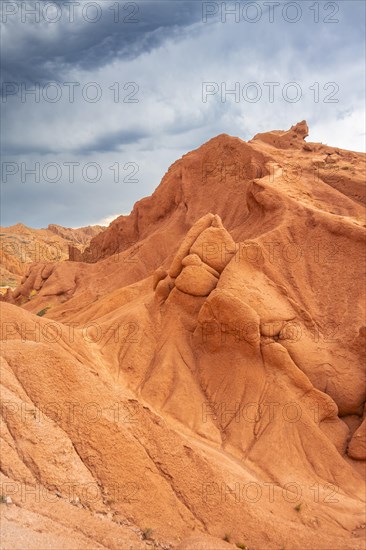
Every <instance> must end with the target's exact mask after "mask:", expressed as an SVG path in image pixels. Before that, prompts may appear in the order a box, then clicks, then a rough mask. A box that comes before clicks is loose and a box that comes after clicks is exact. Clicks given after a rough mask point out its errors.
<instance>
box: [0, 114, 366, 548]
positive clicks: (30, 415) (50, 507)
mask: <svg viewBox="0 0 366 550" xmlns="http://www.w3.org/2000/svg"><path fill="white" fill-rule="evenodd" d="M307 135H308V128H307V125H306V123H305V122H301V123H299V124H297V125H295V126H293V127H292V128H291V129H290V130H289V131H273V132H268V133H264V134H258V135H256V136H255V137H254V138H253V139H252V140H251V141H249V142H244V141H242V140H241V139H239V138H235V137H230V136H228V135H220V136H218V137H216V138H214V139H212V140H210V141H209V142H207V143H205V144H204V145H202V146H201V147H199V148H198V149H197V150H195V151H192V152H191V153H188V154H187V155H184V156H183V158H182V159H180V160H178V161H177V162H175V163H174V164H173V165H172V166H171V167H170V169H169V170H168V172H167V173H166V175H165V176H164V178H163V180H162V182H161V184H160V185H159V187H158V188H157V189H156V191H155V192H154V194H153V195H152V196H151V197H148V198H145V199H143V200H141V201H139V202H138V203H137V204H136V205H135V207H134V209H133V211H132V212H131V214H130V215H129V216H121V217H119V218H117V219H116V220H115V221H114V222H112V224H111V225H110V226H109V228H108V229H107V230H105V231H103V232H102V233H100V234H99V235H97V236H96V237H94V238H93V239H92V241H91V243H90V246H89V247H88V248H87V249H86V250H85V251H84V252H83V253H81V252H79V251H77V250H74V249H71V251H70V260H71V261H66V262H61V263H57V264H47V263H45V262H40V263H36V264H32V265H31V267H30V269H29V271H28V273H27V275H26V276H25V277H24V279H23V282H22V284H21V285H20V286H19V287H18V288H17V289H16V290H15V291H14V292H8V294H7V296H6V297H5V298H3V303H2V304H1V306H2V346H1V347H2V352H1V355H2V399H3V406H2V417H3V422H2V433H1V437H2V441H1V450H2V453H1V455H2V466H1V481H2V497H1V500H2V504H1V514H2V521H1V528H2V538H3V542H2V547H3V548H57V549H59V548H65V549H66V548H68V549H73V550H74V549H77V548H93V549H94V548H95V549H97V548H109V549H123V550H125V549H133V550H135V549H145V548H159V549H167V548H172V549H173V548H174V549H177V550H199V549H206V550H219V549H220V550H221V549H222V550H224V549H227V550H229V549H230V548H237V547H238V546H239V547H241V548H246V547H247V548H249V549H250V550H262V549H276V550H279V549H280V548H285V549H286V550H292V549H316V550H320V549H327V550H328V549H333V550H334V549H339V550H347V549H349V550H351V549H352V550H355V549H361V548H365V516H364V511H365V485H364V483H363V477H364V473H365V459H366V429H365V428H366V420H365V369H364V361H363V356H364V351H365V337H366V327H365V296H364V292H365V285H364V266H365V248H364V244H365V243H364V234H365V217H364V214H365V211H364V207H365V200H366V196H365V182H364V168H365V155H363V154H361V153H354V152H350V151H345V150H341V149H336V148H333V147H329V146H326V145H323V144H318V143H309V142H305V137H306V136H307ZM32 291H35V292H32ZM20 304H22V305H21V306H19V305H20ZM37 313H38V315H36V314H37Z"/></svg>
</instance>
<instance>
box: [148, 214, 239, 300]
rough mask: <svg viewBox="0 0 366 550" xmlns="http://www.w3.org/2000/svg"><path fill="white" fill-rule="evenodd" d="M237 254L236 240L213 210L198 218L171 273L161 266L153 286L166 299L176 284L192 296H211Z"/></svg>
mask: <svg viewBox="0 0 366 550" xmlns="http://www.w3.org/2000/svg"><path fill="white" fill-rule="evenodd" d="M234 254H235V242H234V240H233V239H232V237H231V235H230V234H229V233H228V232H227V231H226V229H224V227H223V225H222V221H221V219H220V217H219V216H217V215H213V214H211V213H209V214H207V215H206V216H204V217H203V218H201V219H200V220H198V221H197V222H196V223H195V224H194V225H193V227H192V228H191V229H190V230H189V231H188V233H187V236H186V237H185V238H184V239H183V241H182V243H181V245H180V247H179V249H178V251H177V253H176V255H175V257H174V259H173V261H172V263H171V266H170V269H169V275H168V273H167V272H166V271H165V270H164V269H163V268H162V267H160V268H158V269H157V270H156V271H155V273H154V278H153V287H154V289H155V290H156V294H157V296H158V297H159V298H160V299H162V300H165V299H166V298H167V297H168V295H169V293H170V290H172V289H173V288H174V286H175V287H176V288H177V289H178V290H180V291H181V292H184V293H185V294H189V295H191V296H208V295H209V294H210V293H211V292H212V291H213V290H214V289H215V288H216V285H217V283H218V281H219V277H220V273H221V272H222V271H223V270H224V268H225V266H226V265H227V264H228V262H229V261H230V259H231V258H232V256H233V255H234Z"/></svg>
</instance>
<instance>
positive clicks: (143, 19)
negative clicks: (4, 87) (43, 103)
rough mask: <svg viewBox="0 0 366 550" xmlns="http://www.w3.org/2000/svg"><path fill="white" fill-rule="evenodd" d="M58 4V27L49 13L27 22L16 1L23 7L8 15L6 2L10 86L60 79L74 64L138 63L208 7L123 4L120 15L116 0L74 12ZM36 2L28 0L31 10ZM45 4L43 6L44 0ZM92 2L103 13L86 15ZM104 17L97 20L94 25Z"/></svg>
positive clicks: (4, 77)
mask: <svg viewBox="0 0 366 550" xmlns="http://www.w3.org/2000/svg"><path fill="white" fill-rule="evenodd" d="M52 3H53V4H55V5H56V6H58V10H60V11H59V13H60V15H61V17H60V19H59V21H56V22H55V23H48V19H52V16H51V14H50V13H49V12H45V13H44V14H43V15H42V13H43V12H42V11H40V14H41V15H40V21H39V22H37V21H36V20H35V16H32V15H31V14H30V13H29V14H26V15H23V17H24V18H25V22H22V20H21V17H22V12H21V9H20V5H21V3H20V2H11V4H14V5H19V9H18V11H17V12H16V13H15V14H14V15H13V14H9V15H4V3H3V5H2V11H3V17H6V19H5V21H6V22H5V24H4V31H5V30H6V31H8V32H7V34H6V35H5V36H4V37H3V51H4V59H3V68H2V80H3V81H4V82H40V83H42V82H45V81H48V80H56V81H60V80H61V79H62V78H63V75H64V74H65V72H66V71H67V70H68V69H69V68H70V67H71V66H73V67H79V68H81V69H84V70H90V69H93V70H96V69H98V67H101V66H103V65H105V64H107V63H110V62H111V61H113V59H115V58H124V59H133V58H135V57H137V56H139V55H140V54H141V53H143V52H147V51H151V50H152V49H154V48H155V47H157V46H158V45H159V44H160V43H161V42H162V41H163V40H164V39H166V38H167V37H168V36H169V35H171V34H174V33H179V32H181V31H182V29H183V28H184V27H185V26H187V25H190V24H191V23H193V22H194V21H196V20H199V18H200V16H201V9H202V8H201V5H200V2H194V1H193V2H192V1H191V2H190V1H179V0H178V1H174V2H167V1H145V2H144V1H142V2H141V1H137V2H123V1H121V0H120V1H119V6H120V7H119V10H118V12H117V9H116V7H115V5H116V2H115V1H110V0H99V1H98V2H88V1H87V0H83V1H82V2H80V1H79V4H80V6H79V7H78V8H77V9H76V8H74V12H73V14H71V11H70V7H68V5H67V3H65V2H63V1H62V0H58V1H57V2H55V1H53V2H52ZM23 4H24V2H23ZM35 4H36V3H35V2H28V5H29V9H30V8H31V7H33V9H34V6H35ZM39 4H40V5H41V7H42V2H40V3H39ZM47 4H51V2H47ZM75 4H76V2H75ZM87 4H89V5H91V4H97V5H98V6H99V9H100V12H97V11H93V8H92V6H91V7H89V9H88V11H86V12H83V7H85V6H86V5H87ZM113 6H114V7H113ZM112 7H113V9H111V8H112ZM126 7H127V9H126ZM98 13H99V15H98ZM99 16H100V19H98V20H97V21H96V22H91V21H88V19H93V18H94V17H95V18H97V17H99ZM70 21H72V22H70ZM5 37H6V39H5Z"/></svg>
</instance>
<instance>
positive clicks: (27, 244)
mask: <svg viewBox="0 0 366 550" xmlns="http://www.w3.org/2000/svg"><path fill="white" fill-rule="evenodd" d="M104 229H105V227H102V226H100V225H94V226H89V227H81V228H80V229H70V228H67V227H61V226H60V225H55V224H52V225H49V226H48V227H47V229H32V228H30V227H26V226H25V225H24V224H22V223H18V224H16V225H12V226H10V227H0V290H2V292H3V293H4V292H5V291H6V289H7V288H8V287H10V288H15V287H17V286H18V285H19V283H20V282H21V280H22V277H23V276H24V275H25V273H27V271H28V269H29V266H30V264H32V263H35V262H41V261H43V262H49V263H55V262H61V261H64V260H68V259H69V247H70V246H73V247H75V249H76V250H81V251H83V250H84V249H85V248H86V247H87V246H88V245H89V243H90V240H91V239H92V238H93V237H95V236H96V235H98V233H100V232H101V231H103V230H104Z"/></svg>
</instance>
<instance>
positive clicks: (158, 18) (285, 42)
mask: <svg viewBox="0 0 366 550" xmlns="http://www.w3.org/2000/svg"><path fill="white" fill-rule="evenodd" d="M365 6H366V3H365V2H363V1H362V0H360V1H358V0H355V1H353V0H340V1H338V2H329V1H319V2H314V1H313V0H312V1H309V2H308V1H304V0H300V1H298V2H287V1H284V0H277V1H265V0H264V1H257V2H249V1H241V2H222V1H221V0H220V1H219V2H200V1H197V0H192V1H181V0H177V1H175V0H166V1H155V0H148V1H137V2H128V1H126V2H124V1H116V0H111V1H109V0H97V1H94V2H92V1H88V0H78V1H77V2H76V1H72V0H69V1H66V0H65V1H64V0H58V1H22V2H20V1H8V0H3V1H2V3H1V8H0V9H1V14H0V16H1V20H2V32H1V51H2V59H1V62H2V74H1V98H0V102H1V103H0V107H1V119H2V125H1V153H2V155H1V196H2V206H1V225H3V226H8V225H12V224H15V223H18V222H21V223H24V224H26V225H28V226H31V227H35V228H40V227H46V226H47V225H48V224H49V223H56V224H60V225H64V226H66V227H81V226H85V225H93V224H98V223H99V224H108V223H109V222H110V221H111V220H112V219H113V218H114V217H116V216H117V215H120V214H128V213H129V212H130V211H131V210H132V207H133V205H134V203H135V202H136V201H137V200H139V199H140V198H142V197H145V196H148V195H150V194H151V193H152V192H153V191H154V190H155V188H156V187H157V186H158V185H159V183H160V181H161V178H162V177H163V176H164V174H165V173H166V171H167V170H168V168H169V166H170V165H171V164H172V163H173V162H174V161H175V160H177V159H178V158H181V156H182V155H184V154H185V153H187V152H188V151H190V150H192V149H195V148H197V147H199V146H200V145H201V144H202V143H204V142H206V141H208V140H209V139H211V138H212V137H214V136H216V135H218V134H222V133H227V134H230V135H233V136H238V137H240V138H241V139H244V140H249V139H251V138H252V137H253V136H254V135H255V134H256V133H258V132H263V131H270V130H280V129H288V128H289V127H290V126H291V125H293V124H295V123H296V122H299V121H301V120H303V119H306V120H307V122H308V125H309V128H310V135H309V138H308V140H311V141H319V142H322V143H326V144H328V145H331V146H335V147H340V148H344V149H351V150H355V151H363V150H364V148H365V101H364V97H365V78H364V71H365V69H364V67H365Z"/></svg>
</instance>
